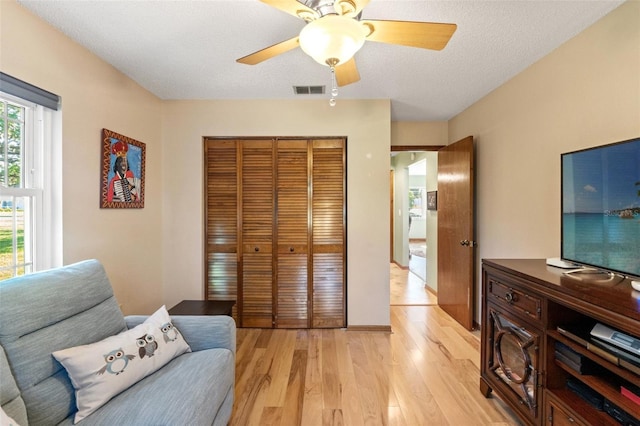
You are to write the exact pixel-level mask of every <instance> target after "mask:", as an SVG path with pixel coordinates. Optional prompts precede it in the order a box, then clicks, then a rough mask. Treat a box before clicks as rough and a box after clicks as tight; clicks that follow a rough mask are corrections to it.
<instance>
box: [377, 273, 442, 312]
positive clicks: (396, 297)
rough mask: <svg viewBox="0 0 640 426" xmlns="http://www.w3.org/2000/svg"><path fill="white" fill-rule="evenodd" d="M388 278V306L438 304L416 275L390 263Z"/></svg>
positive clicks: (433, 295) (434, 296)
mask: <svg viewBox="0 0 640 426" xmlns="http://www.w3.org/2000/svg"><path fill="white" fill-rule="evenodd" d="M390 277H391V280H390V285H389V286H390V302H391V303H390V304H391V305H392V306H394V305H437V304H438V298H437V297H436V295H435V294H433V293H431V292H430V291H429V290H427V287H426V286H425V282H424V281H423V280H422V278H420V277H419V276H418V275H416V274H414V273H412V272H410V271H408V270H407V269H402V268H401V267H399V266H398V265H396V264H395V263H392V264H391V267H390Z"/></svg>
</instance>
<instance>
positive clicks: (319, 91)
mask: <svg viewBox="0 0 640 426" xmlns="http://www.w3.org/2000/svg"><path fill="white" fill-rule="evenodd" d="M293 93H295V94H296V95H323V94H324V86H293Z"/></svg>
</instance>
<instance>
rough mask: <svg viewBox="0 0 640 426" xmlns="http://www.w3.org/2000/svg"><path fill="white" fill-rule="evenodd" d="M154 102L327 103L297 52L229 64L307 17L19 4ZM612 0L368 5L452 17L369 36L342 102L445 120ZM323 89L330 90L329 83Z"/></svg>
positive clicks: (202, 8) (313, 67)
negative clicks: (426, 43) (391, 39)
mask: <svg viewBox="0 0 640 426" xmlns="http://www.w3.org/2000/svg"><path fill="white" fill-rule="evenodd" d="M18 2H19V3H20V4H21V5H23V6H24V7H25V8H27V9H29V10H31V11H32V12H33V13H35V14H36V15H38V16H40V17H41V18H42V19H44V20H45V21H47V22H49V23H50V24H52V25H53V26H54V27H56V28H58V29H60V30H61V31H62V32H63V33H65V34H67V35H68V36H69V37H71V38H72V39H74V40H76V41H77V42H78V43H80V44H81V45H83V46H85V47H87V48H88V49H89V50H91V51H92V52H94V53H95V54H96V55H98V56H100V57H101V58H103V59H104V60H105V61H107V62H108V63H110V64H112V65H113V66H114V67H115V68H117V69H119V70H120V71H122V72H123V73H124V74H126V75H127V76H129V77H130V78H132V79H133V80H135V81H136V82H138V83H139V84H140V85H141V86H143V87H145V88H146V89H147V90H149V91H151V92H153V93H154V94H155V95H157V96H158V97H160V98H162V99H291V98H296V99H322V98H323V97H324V98H326V99H327V101H328V99H329V97H330V95H329V94H324V95H302V96H301V95H294V90H293V87H292V86H294V85H305V86H309V85H325V86H327V87H328V88H329V87H330V73H329V70H328V68H326V67H323V66H321V65H319V64H318V63H316V62H315V61H313V59H311V58H310V57H308V56H306V55H305V54H304V53H303V52H302V50H301V49H295V50H293V51H290V52H288V53H285V54H282V55H280V56H277V57H275V58H272V59H269V60H267V61H265V62H262V63H260V64H258V65H253V66H250V65H244V64H239V63H236V62H235V60H236V59H237V58H240V57H242V56H245V55H247V54H249V53H252V52H254V51H256V50H259V49H262V48H264V47H267V46H270V45H272V44H275V43H278V42H280V41H283V40H286V39H289V38H291V37H294V36H296V35H297V34H298V32H299V31H300V29H302V27H303V26H304V22H303V21H302V20H299V19H297V18H295V17H293V16H291V15H288V14H286V13H284V12H281V11H279V10H277V9H274V8H272V7H270V6H268V5H266V4H263V3H261V2H260V1H258V0H234V1H226V0H200V1H189V0H173V1H168V0H151V1H150V0H144V1H133V0H126V1H121V0H120V1H118V0H64V1H61V0H18ZM621 3H623V1H617V0H573V1H568V0H554V1H541V0H517V1H500V0H492V1H480V0H466V1H457V0H447V1H406V0H394V1H387V0H371V2H370V3H369V5H368V6H366V7H365V9H364V11H363V14H362V18H363V19H390V20H410V21H428V22H449V23H455V24H457V25H458V29H457V31H456V32H455V34H454V35H453V37H452V38H451V41H450V42H449V44H448V45H447V47H446V48H445V49H444V50H442V51H439V52H438V51H431V50H423V49H417V48H411V47H404V46H394V45H387V44H382V43H376V42H366V43H365V45H364V47H363V48H362V49H361V50H360V51H359V52H358V53H357V54H356V56H355V59H356V61H357V64H358V70H359V71H360V77H361V80H360V81H359V82H357V83H355V84H351V85H349V86H345V87H342V88H341V89H340V94H339V96H338V102H340V99H382V98H384V99H391V113H392V120H393V121H432V120H448V119H450V118H451V117H453V116H455V115H456V114H458V113H460V112H461V111H463V110H464V109H465V108H467V107H468V106H470V105H471V104H473V103H474V102H476V101H477V100H478V99H480V98H482V97H483V96H484V95H486V94H487V93H489V92H491V91H492V90H493V89H495V88H496V87H498V86H500V85H501V84H503V83H504V82H506V81H507V80H509V79H510V78H511V77H513V76H515V75H516V74H518V73H519V72H520V71H522V70H524V69H525V68H527V67H528V66H529V65H531V64H532V63H534V62H536V61H537V60H539V59H540V58H542V57H544V56H545V55H547V54H548V53H550V52H551V51H552V50H554V49H555V48H556V47H558V46H559V45H561V44H562V43H564V42H565V41H567V40H568V39H570V38H571V37H573V36H575V35H576V34H578V33H579V32H581V31H582V30H583V29H585V28H586V27H588V26H589V25H591V24H592V23H594V22H595V21H597V20H598V19H600V18H601V17H603V16H604V15H606V14H607V13H608V12H610V11H611V10H613V9H614V8H616V7H617V6H619V5H620V4H621ZM327 91H329V90H327Z"/></svg>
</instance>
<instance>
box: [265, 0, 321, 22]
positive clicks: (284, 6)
mask: <svg viewBox="0 0 640 426" xmlns="http://www.w3.org/2000/svg"><path fill="white" fill-rule="evenodd" d="M260 1H261V2H262V3H265V4H268V5H269V6H272V7H275V8H276V9H280V10H281V11H283V12H286V13H288V14H290V15H293V16H295V17H296V18H302V19H304V20H305V21H306V20H307V19H311V17H314V18H315V17H317V14H316V12H315V10H313V9H311V8H310V7H307V6H305V5H304V4H302V3H300V2H299V1H297V0H260Z"/></svg>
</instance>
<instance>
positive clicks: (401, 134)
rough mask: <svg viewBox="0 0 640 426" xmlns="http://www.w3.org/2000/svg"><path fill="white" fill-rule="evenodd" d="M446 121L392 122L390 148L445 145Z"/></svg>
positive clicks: (446, 134) (446, 138)
mask: <svg viewBox="0 0 640 426" xmlns="http://www.w3.org/2000/svg"><path fill="white" fill-rule="evenodd" d="M448 132H449V128H448V123H447V122H446V121H394V122H393V123H391V146H397V145H447V143H448V137H447V136H448V134H449V133H448Z"/></svg>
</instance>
